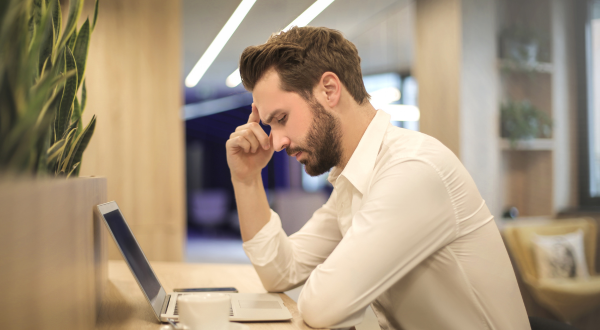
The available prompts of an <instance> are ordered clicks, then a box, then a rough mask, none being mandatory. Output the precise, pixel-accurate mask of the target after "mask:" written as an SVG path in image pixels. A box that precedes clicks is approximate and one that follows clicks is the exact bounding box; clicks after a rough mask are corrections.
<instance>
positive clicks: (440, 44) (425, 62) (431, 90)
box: [415, 0, 462, 156]
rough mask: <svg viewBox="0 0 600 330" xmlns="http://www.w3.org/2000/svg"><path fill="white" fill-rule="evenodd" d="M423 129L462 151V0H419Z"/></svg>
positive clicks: (418, 52) (418, 64) (418, 74)
mask: <svg viewBox="0 0 600 330" xmlns="http://www.w3.org/2000/svg"><path fill="white" fill-rule="evenodd" d="M416 15H417V18H416V35H417V37H416V58H415V76H416V78H417V82H418V83H419V109H420V110H421V122H420V130H421V132H423V133H425V134H428V135H431V136H433V137H435V138H437V139H438V140H440V141H441V142H442V143H444V144H445V145H446V146H447V147H448V148H450V150H452V151H453V152H454V153H455V154H456V155H457V156H459V155H460V88H461V87H460V70H461V47H462V45H461V33H462V32H461V26H462V25H461V1H460V0H418V1H417V2H416Z"/></svg>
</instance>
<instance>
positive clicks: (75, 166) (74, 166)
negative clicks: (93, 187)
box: [67, 163, 79, 179]
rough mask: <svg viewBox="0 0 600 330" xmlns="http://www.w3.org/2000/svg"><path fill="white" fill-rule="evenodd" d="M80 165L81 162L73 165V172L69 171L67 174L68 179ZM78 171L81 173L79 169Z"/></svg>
mask: <svg viewBox="0 0 600 330" xmlns="http://www.w3.org/2000/svg"><path fill="white" fill-rule="evenodd" d="M78 167H79V163H77V164H75V165H73V169H71V172H69V174H67V179H68V178H69V177H71V174H73V172H75V170H76V169H77V168H78ZM76 173H79V171H77V172H76Z"/></svg>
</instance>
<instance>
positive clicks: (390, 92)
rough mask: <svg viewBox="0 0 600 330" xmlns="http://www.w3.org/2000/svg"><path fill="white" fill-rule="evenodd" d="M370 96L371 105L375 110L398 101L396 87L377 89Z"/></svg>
mask: <svg viewBox="0 0 600 330" xmlns="http://www.w3.org/2000/svg"><path fill="white" fill-rule="evenodd" d="M370 94H371V104H373V107H375V108H376V109H377V108H380V107H382V106H384V105H386V104H390V103H393V102H396V101H399V100H400V90H399V89H398V88H396V87H386V88H382V89H378V90H376V91H374V92H371V93H370Z"/></svg>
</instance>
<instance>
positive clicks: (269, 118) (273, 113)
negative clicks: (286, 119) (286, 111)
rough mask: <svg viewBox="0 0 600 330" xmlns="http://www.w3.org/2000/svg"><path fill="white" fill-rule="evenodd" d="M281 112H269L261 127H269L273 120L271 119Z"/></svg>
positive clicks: (278, 110)
mask: <svg viewBox="0 0 600 330" xmlns="http://www.w3.org/2000/svg"><path fill="white" fill-rule="evenodd" d="M282 111H283V110H281V109H277V110H275V111H273V112H271V114H269V115H268V116H267V119H265V120H263V121H262V122H263V125H271V120H273V117H275V116H277V115H278V114H280V113H281V112H282Z"/></svg>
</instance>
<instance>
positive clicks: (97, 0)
mask: <svg viewBox="0 0 600 330" xmlns="http://www.w3.org/2000/svg"><path fill="white" fill-rule="evenodd" d="M98 2H100V1H99V0H96V8H95V9H94V24H92V31H94V29H95V28H96V21H97V20H98Z"/></svg>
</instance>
